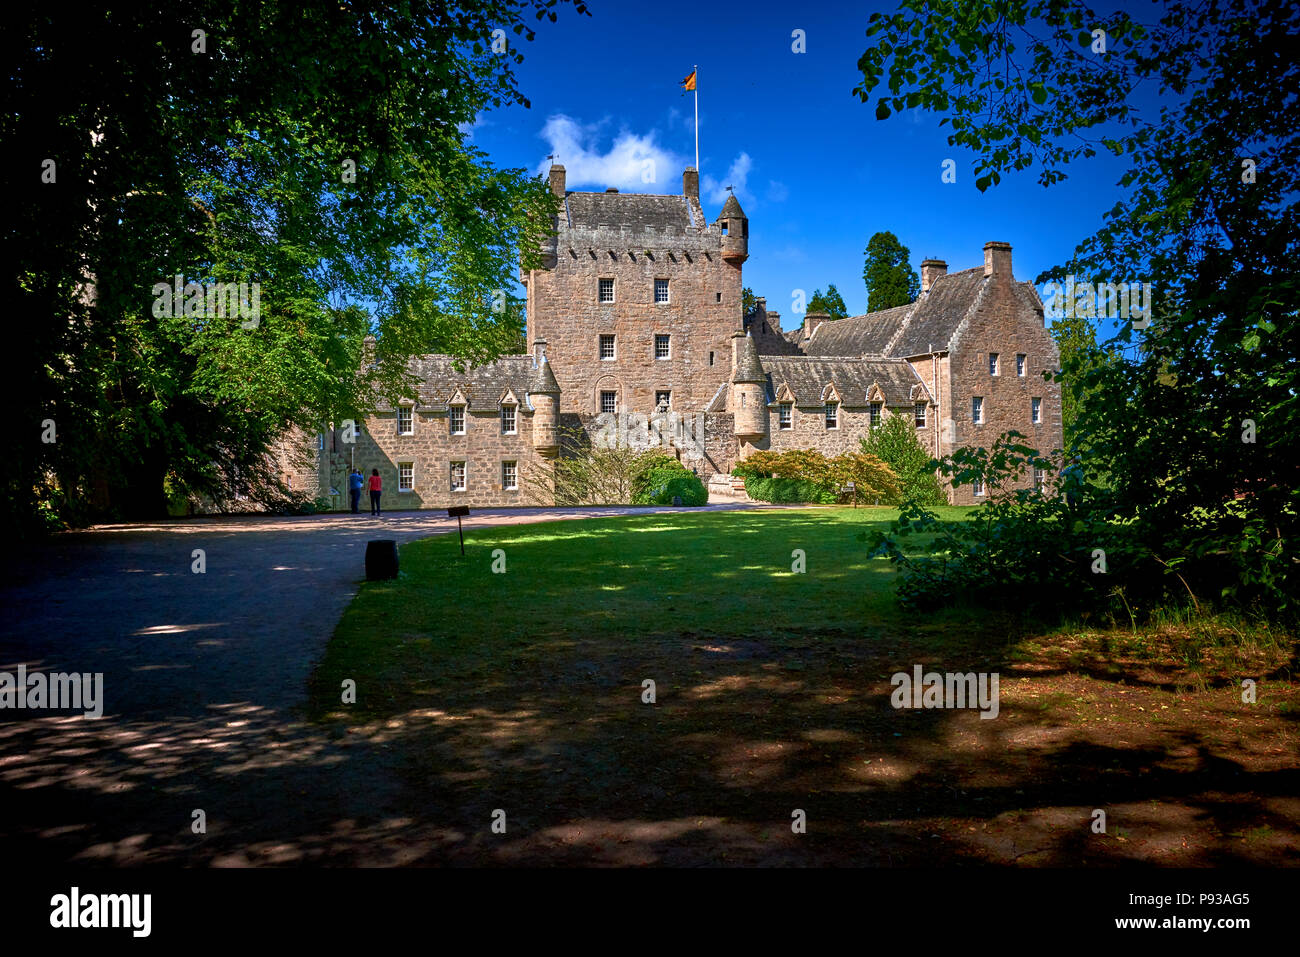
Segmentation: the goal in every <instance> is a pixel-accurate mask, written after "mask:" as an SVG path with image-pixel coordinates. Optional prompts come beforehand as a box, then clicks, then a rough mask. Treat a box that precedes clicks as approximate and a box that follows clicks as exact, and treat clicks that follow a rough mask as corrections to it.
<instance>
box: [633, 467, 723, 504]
mask: <svg viewBox="0 0 1300 957" xmlns="http://www.w3.org/2000/svg"><path fill="white" fill-rule="evenodd" d="M634 487H635V491H634V492H633V495H632V504H633V505H672V504H673V497H674V496H680V497H681V500H682V504H683V505H690V506H696V505H707V504H708V503H709V492H708V489H706V488H705V487H704V483H703V482H701V481H700V479H699V477H698V476H696V475H695V474H694V473H693V472H688V471H686V469H685V468H683V467H682V466H680V465H675V464H674V465H673V466H667V465H664V466H658V467H655V468H651V469H647V470H646V471H644V472H642V473H641V474H640V475H638V476H637V477H636V481H635V483H634Z"/></svg>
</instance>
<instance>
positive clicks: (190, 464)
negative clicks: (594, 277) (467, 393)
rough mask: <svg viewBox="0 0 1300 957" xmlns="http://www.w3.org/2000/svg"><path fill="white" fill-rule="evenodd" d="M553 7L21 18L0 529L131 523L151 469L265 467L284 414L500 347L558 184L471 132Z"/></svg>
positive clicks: (226, 486) (251, 2) (357, 408)
mask: <svg viewBox="0 0 1300 957" xmlns="http://www.w3.org/2000/svg"><path fill="white" fill-rule="evenodd" d="M573 5H574V7H575V8H576V9H577V10H578V11H580V12H585V5H584V3H583V2H582V0H573ZM554 6H555V4H554V3H552V2H547V0H453V2H451V3H448V4H443V3H439V4H433V3H428V2H420V0H413V2H410V3H402V4H397V5H386V6H384V7H383V9H382V12H381V11H379V8H376V11H375V12H370V11H368V10H365V11H359V8H357V7H355V6H354V5H351V4H339V3H336V2H330V0H306V2H304V3H298V2H294V3H289V2H277V0H272V2H258V0H197V2H196V3H193V4H190V5H188V6H187V7H186V9H184V10H180V9H178V8H175V7H174V5H169V4H165V3H160V2H159V3H152V4H150V3H141V4H127V5H125V6H114V7H112V8H111V9H106V10H99V11H89V12H88V11H84V10H72V9H70V8H68V9H63V8H61V7H59V6H58V5H46V6H44V7H33V8H31V9H30V10H27V11H24V12H23V13H22V14H21V15H19V16H18V17H17V18H11V20H12V22H11V23H10V24H9V26H8V27H7V29H6V40H7V41H8V42H7V44H6V50H7V54H8V55H7V56H6V57H5V68H6V70H7V71H8V75H7V77H6V83H5V84H3V86H4V90H3V92H0V98H3V106H4V109H3V111H0V140H2V141H3V142H4V144H5V146H6V155H8V156H9V157H10V158H11V160H12V163H13V167H12V168H13V169H14V170H16V171H21V173H20V174H18V175H21V177H22V182H23V183H30V188H29V187H27V186H23V187H22V188H19V189H14V190H11V191H10V193H11V195H10V200H11V207H12V214H11V215H7V216H6V223H7V226H8V227H9V228H7V229H6V230H5V232H4V234H3V237H0V244H2V245H0V251H2V252H3V255H4V259H5V262H6V263H7V264H11V266H12V270H11V272H10V275H12V276H13V277H14V280H13V283H12V286H11V288H10V289H9V293H10V295H9V302H10V304H11V308H13V309H14V310H15V312H17V313H18V314H21V315H25V316H30V317H33V319H32V321H31V324H30V326H29V328H28V330H27V334H25V335H23V336H19V337H16V338H14V339H13V340H12V344H13V347H14V350H15V351H16V352H17V355H16V357H15V358H16V360H17V361H16V362H14V363H12V370H13V371H12V376H11V379H10V389H11V395H12V397H13V402H14V407H13V409H12V410H11V413H12V416H13V419H14V421H15V422H20V423H22V424H21V426H20V427H19V431H18V436H17V442H16V443H15V447H14V448H13V449H11V456H10V468H8V469H6V470H5V477H4V480H3V481H4V484H5V501H6V506H5V509H6V511H5V514H4V516H3V523H4V525H5V526H7V527H8V528H9V529H10V530H21V529H22V528H24V527H30V523H31V518H32V516H33V515H35V514H36V513H37V511H38V506H39V504H40V503H41V502H46V503H49V505H50V506H51V507H52V508H53V509H55V510H56V511H61V512H63V514H64V517H65V518H67V519H69V520H74V521H75V520H85V519H86V518H88V517H91V516H93V515H95V514H102V515H109V514H120V515H123V516H127V517H145V516H152V515H157V514H159V513H160V512H161V511H163V509H164V508H165V500H164V492H163V490H164V486H167V487H170V488H172V489H174V490H175V489H179V490H183V491H195V490H199V491H208V492H212V493H216V494H222V493H229V492H231V491H232V490H233V488H234V483H235V482H236V481H250V480H251V481H255V482H259V483H261V482H273V481H274V475H273V473H272V471H271V470H270V469H269V467H268V464H267V452H268V449H269V447H270V443H271V442H272V440H273V439H274V438H275V437H276V436H277V435H279V434H281V432H282V431H283V430H284V429H285V427H286V426H288V425H290V424H295V423H296V424H298V425H301V426H302V427H304V428H306V429H307V430H308V431H309V432H315V431H318V430H319V429H320V428H321V427H322V426H323V425H324V424H325V423H328V422H329V421H331V420H333V421H337V420H339V419H342V418H347V417H353V418H359V417H360V414H361V413H362V412H363V411H364V410H366V409H368V408H371V407H373V403H374V399H375V397H376V396H377V395H380V394H382V395H386V396H390V397H396V396H398V395H400V394H402V393H404V392H409V391H410V389H411V381H410V376H409V374H408V372H407V360H408V358H409V357H410V356H412V355H416V354H420V353H425V352H433V351H438V352H446V353H450V354H452V355H455V356H457V357H458V358H460V359H462V360H464V361H466V362H482V361H486V360H489V359H491V358H493V357H494V356H496V355H498V354H500V353H501V352H502V351H503V350H505V349H508V348H512V346H513V342H514V329H513V326H514V323H513V320H512V318H511V315H510V310H509V309H498V308H495V306H496V303H498V302H500V301H501V297H502V296H503V293H502V290H509V289H512V288H513V287H514V279H513V277H514V275H515V270H516V269H517V268H518V267H519V263H520V253H521V252H522V257H523V260H524V262H525V265H527V264H528V263H529V262H533V261H536V260H537V258H538V253H537V250H538V246H539V244H540V243H541V242H542V241H543V240H544V234H545V232H546V231H547V230H548V229H549V226H550V223H551V215H552V210H553V200H552V199H551V198H550V197H549V196H548V195H547V190H546V188H545V185H544V184H543V183H541V182H540V180H539V179H535V178H532V177H530V176H529V175H528V174H527V173H526V172H525V171H523V170H499V169H496V168H494V167H493V166H492V165H490V164H489V163H488V162H487V161H486V159H485V157H484V155H483V154H482V153H480V152H479V151H478V150H476V149H475V148H474V147H473V146H472V145H471V144H470V142H469V141H468V140H467V139H466V134H465V133H464V132H463V130H465V129H466V128H467V127H468V125H469V124H470V123H472V122H473V121H474V119H475V118H476V117H477V116H478V114H479V113H481V112H483V111H485V110H490V109H492V108H494V107H500V106H504V105H507V104H511V103H523V104H526V103H527V100H526V99H525V98H524V96H523V95H522V93H520V92H519V90H518V89H517V86H516V83H515V79H514V75H513V72H512V66H511V64H513V63H516V62H519V60H520V59H521V56H520V54H519V53H518V52H517V50H516V49H515V48H514V46H513V44H514V43H515V42H517V41H519V40H520V39H522V38H531V36H532V35H533V33H532V30H531V28H530V27H529V26H528V20H530V19H533V18H534V15H535V17H536V18H542V17H549V18H550V19H551V20H554V19H555V13H554V12H553V11H552V10H551V9H550V8H551V7H554ZM506 37H509V38H510V44H508V45H507V46H505V47H503V46H502V44H503V43H505V38H506ZM178 277H179V278H178ZM224 283H235V284H238V283H244V284H245V288H246V291H247V294H246V295H245V297H244V302H245V304H246V305H247V307H248V308H247V310H246V311H247V313H248V314H244V313H243V312H241V313H240V314H238V315H234V316H232V315H229V314H228V313H227V312H226V310H225V309H222V308H218V303H220V305H221V306H225V305H226V302H225V300H224V299H223V298H222V297H221V296H220V295H217V296H213V295H211V291H212V289H213V288H215V287H216V285H217V284H224ZM178 284H179V286H180V287H181V288H179V289H173V288H171V287H172V286H175V285H178ZM160 290H161V291H160ZM173 293H174V294H177V297H178V298H176V299H174V298H173ZM254 295H255V296H256V299H254ZM507 298H508V297H507ZM177 301H179V303H180V308H179V309H176V308H170V309H168V308H166V307H167V306H169V305H170V306H173V307H174V306H175V304H176V302H177ZM37 317H39V318H37ZM371 335H373V336H374V337H375V345H374V349H373V350H372V351H371V352H370V353H369V354H367V353H366V351H365V345H364V344H365V341H366V338H367V337H368V336H371ZM44 422H52V423H53V428H54V432H55V437H54V438H53V440H50V439H49V438H45V439H44V440H43V437H46V436H48V435H49V430H48V429H47V428H45V427H44V426H43V425H42V423H44Z"/></svg>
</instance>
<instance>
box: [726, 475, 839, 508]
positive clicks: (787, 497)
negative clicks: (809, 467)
mask: <svg viewBox="0 0 1300 957" xmlns="http://www.w3.org/2000/svg"><path fill="white" fill-rule="evenodd" d="M745 491H746V492H748V493H749V497H750V498H752V499H753V500H754V501H756V502H775V503H777V504H781V505H787V504H793V503H797V502H811V503H813V504H815V505H834V504H835V502H836V499H837V498H838V496H837V495H836V493H835V490H834V489H833V488H830V487H828V486H825V485H818V484H817V483H816V482H810V481H808V480H807V479H795V478H765V477H763V476H761V475H751V476H749V477H748V478H746V479H745Z"/></svg>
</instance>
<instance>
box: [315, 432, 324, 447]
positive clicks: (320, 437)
mask: <svg viewBox="0 0 1300 957" xmlns="http://www.w3.org/2000/svg"><path fill="white" fill-rule="evenodd" d="M316 450H317V451H319V452H324V451H325V433H324V432H321V433H319V434H318V435H317V436H316Z"/></svg>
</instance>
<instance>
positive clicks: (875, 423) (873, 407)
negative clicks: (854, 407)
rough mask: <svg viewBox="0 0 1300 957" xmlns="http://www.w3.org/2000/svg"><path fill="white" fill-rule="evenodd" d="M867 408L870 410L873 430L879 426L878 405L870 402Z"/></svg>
mask: <svg viewBox="0 0 1300 957" xmlns="http://www.w3.org/2000/svg"><path fill="white" fill-rule="evenodd" d="M868 408H869V409H870V410H871V427H872V428H873V429H874V428H875V427H876V426H878V425H879V424H880V403H879V402H872V403H871V404H870V405H869V406H868Z"/></svg>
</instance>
